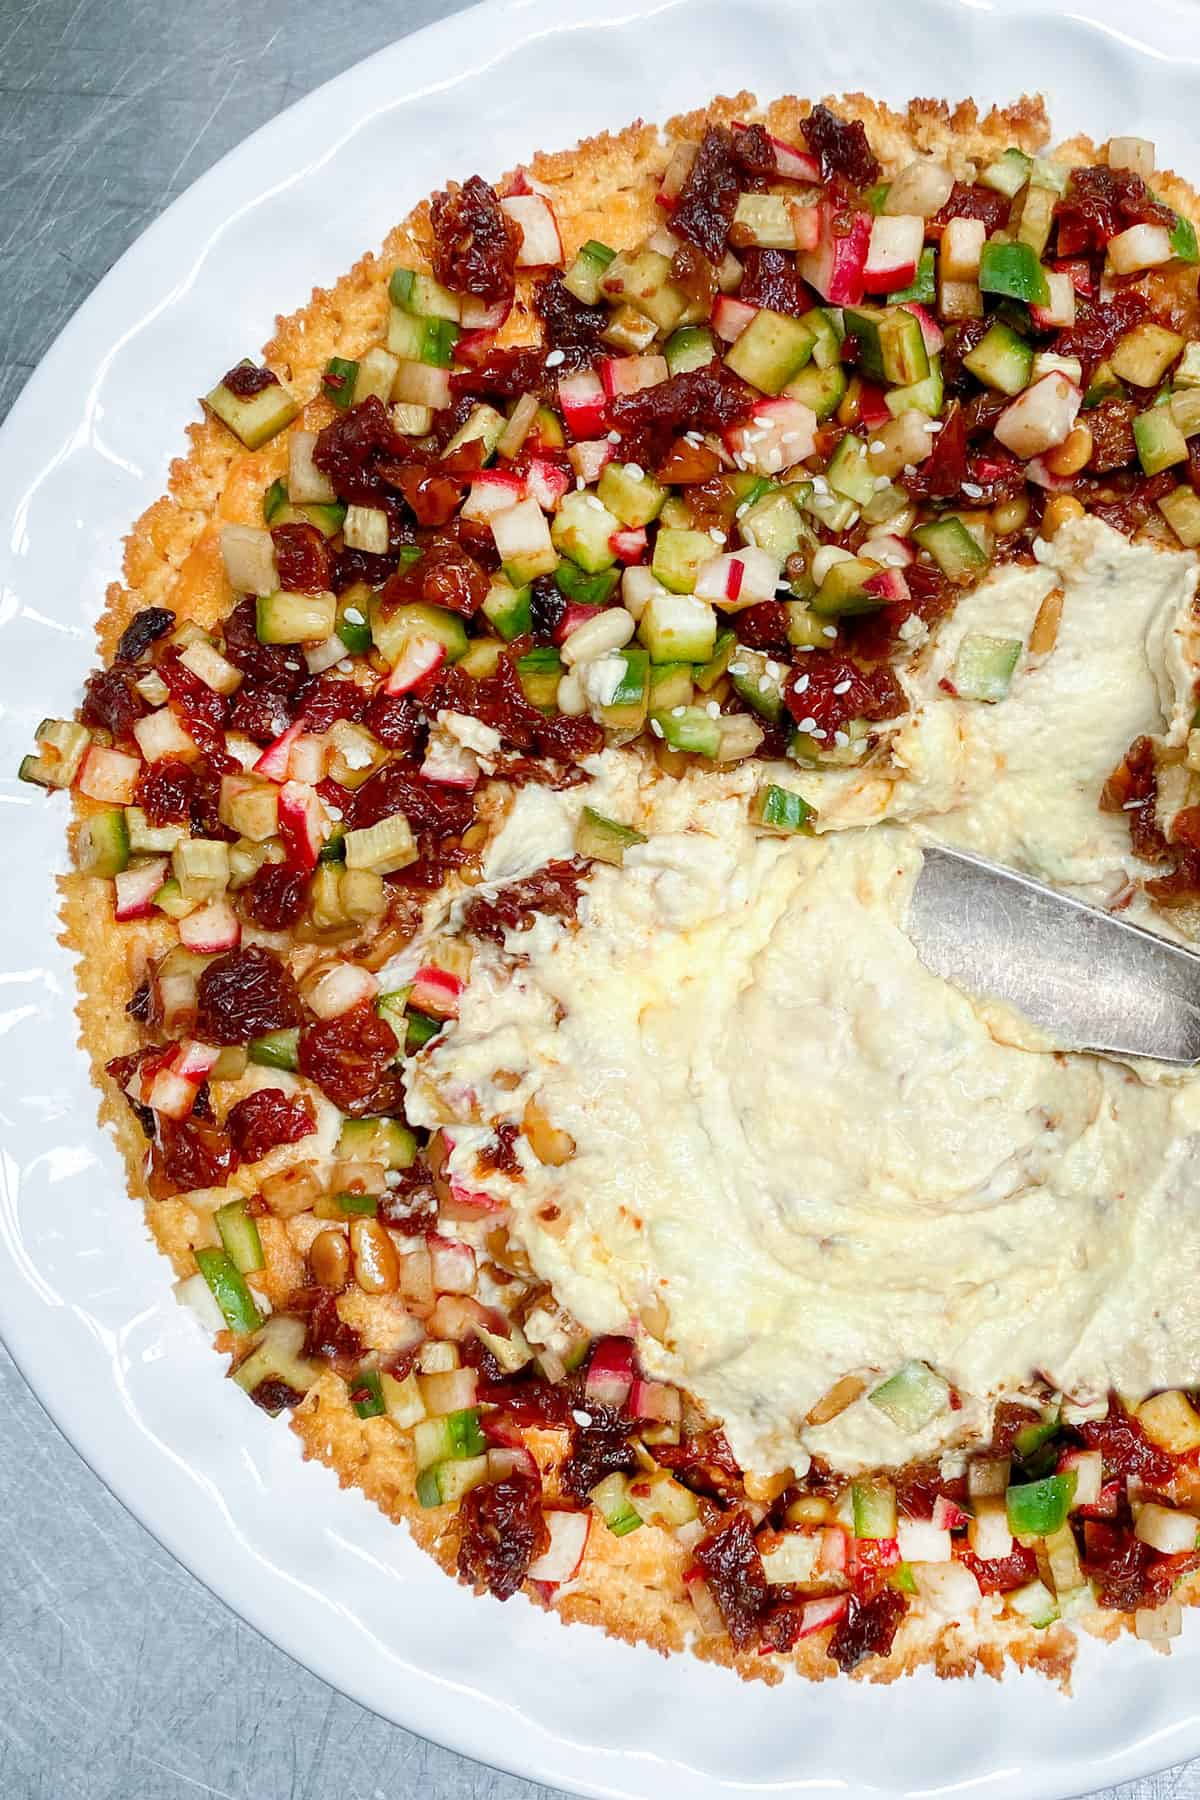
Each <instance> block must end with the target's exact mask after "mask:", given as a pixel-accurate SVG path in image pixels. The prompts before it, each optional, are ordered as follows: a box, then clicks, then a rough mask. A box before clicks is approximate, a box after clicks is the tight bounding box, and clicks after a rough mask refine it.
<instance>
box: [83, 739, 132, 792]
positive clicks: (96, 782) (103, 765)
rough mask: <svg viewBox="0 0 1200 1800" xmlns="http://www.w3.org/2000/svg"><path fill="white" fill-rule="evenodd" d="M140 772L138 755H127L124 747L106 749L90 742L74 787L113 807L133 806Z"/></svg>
mask: <svg viewBox="0 0 1200 1800" xmlns="http://www.w3.org/2000/svg"><path fill="white" fill-rule="evenodd" d="M141 772H142V763H141V759H140V758H139V757H136V756H126V755H125V752H124V751H123V750H106V749H105V748H104V746H103V745H102V744H89V745H88V747H87V749H86V751H85V752H84V757H83V761H82V762H81V763H80V765H79V773H78V775H77V776H76V777H75V786H76V787H77V788H78V789H79V791H80V793H81V794H86V795H87V796H88V798H89V799H90V800H105V801H107V802H108V804H109V805H110V806H132V805H133V801H134V797H135V796H136V794H137V782H138V776H139V775H140V774H141Z"/></svg>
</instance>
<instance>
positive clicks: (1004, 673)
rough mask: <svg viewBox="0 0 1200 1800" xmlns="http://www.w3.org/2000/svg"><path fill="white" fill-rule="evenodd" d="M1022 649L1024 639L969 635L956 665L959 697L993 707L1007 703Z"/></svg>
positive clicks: (955, 675) (956, 690)
mask: <svg viewBox="0 0 1200 1800" xmlns="http://www.w3.org/2000/svg"><path fill="white" fill-rule="evenodd" d="M1022 648H1023V646H1022V643H1021V640H1020V638H1000V637H989V636H988V635H987V634H986V633H985V632H968V634H967V636H966V637H965V638H964V639H963V641H962V643H961V644H960V645H959V647H958V655H957V657H956V658H955V662H954V676H953V682H954V689H955V692H956V693H957V694H958V696H959V698H960V699H963V700H983V701H987V702H989V703H992V704H994V703H995V702H996V701H998V700H1003V699H1004V697H1005V695H1006V694H1007V693H1008V690H1009V688H1010V686H1011V685H1012V678H1013V671H1014V669H1015V668H1016V666H1017V663H1018V662H1019V661H1020V657H1021V650H1022Z"/></svg>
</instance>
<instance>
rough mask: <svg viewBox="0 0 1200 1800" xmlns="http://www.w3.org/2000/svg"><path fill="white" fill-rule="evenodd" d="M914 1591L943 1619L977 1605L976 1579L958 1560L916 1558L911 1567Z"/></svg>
mask: <svg viewBox="0 0 1200 1800" xmlns="http://www.w3.org/2000/svg"><path fill="white" fill-rule="evenodd" d="M913 1580H914V1581H915V1582H916V1584H917V1593H918V1594H919V1595H920V1596H921V1599H922V1600H923V1601H924V1602H925V1605H926V1606H927V1607H928V1608H929V1609H930V1611H931V1612H933V1613H936V1614H937V1616H938V1617H939V1618H942V1619H962V1618H964V1617H965V1616H966V1615H967V1614H968V1613H972V1612H974V1610H975V1608H976V1607H977V1606H978V1605H979V1601H980V1598H981V1596H980V1590H979V1582H978V1580H977V1579H976V1577H975V1575H974V1573H973V1572H972V1570H970V1569H968V1567H967V1565H966V1564H965V1563H961V1562H935V1561H928V1562H918V1563H916V1564H915V1566H914V1568H913Z"/></svg>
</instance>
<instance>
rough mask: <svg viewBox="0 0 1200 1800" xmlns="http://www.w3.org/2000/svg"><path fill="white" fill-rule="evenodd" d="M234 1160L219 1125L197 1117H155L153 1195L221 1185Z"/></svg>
mask: <svg viewBox="0 0 1200 1800" xmlns="http://www.w3.org/2000/svg"><path fill="white" fill-rule="evenodd" d="M236 1164H237V1155H236V1152H235V1151H234V1148H233V1145H232V1143H231V1142H230V1139H229V1136H228V1134H227V1133H226V1132H224V1131H222V1130H221V1128H220V1126H219V1125H213V1124H210V1123H209V1122H208V1121H207V1120H205V1119H202V1118H197V1117H196V1115H195V1114H194V1113H193V1114H192V1116H191V1117H189V1118H186V1119H163V1118H160V1119H159V1121H158V1142H157V1143H156V1145H155V1147H154V1152H153V1162H152V1169H151V1177H150V1185H151V1191H152V1192H153V1193H154V1195H155V1198H156V1199H157V1198H162V1197H163V1195H164V1194H165V1193H167V1192H171V1191H176V1192H179V1193H191V1192H192V1191H193V1190H194V1189H196V1188H213V1187H223V1186H224V1184H225V1182H226V1180H227V1179H228V1177H229V1176H230V1175H231V1174H232V1173H233V1170H234V1168H235V1167H236Z"/></svg>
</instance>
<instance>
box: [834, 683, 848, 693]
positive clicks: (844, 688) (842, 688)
mask: <svg viewBox="0 0 1200 1800" xmlns="http://www.w3.org/2000/svg"><path fill="white" fill-rule="evenodd" d="M833 691H834V693H835V694H848V693H849V692H850V683H849V682H848V681H839V682H838V684H837V686H836V687H835V688H834V690H833Z"/></svg>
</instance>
